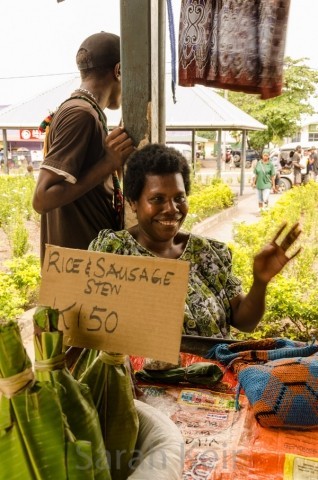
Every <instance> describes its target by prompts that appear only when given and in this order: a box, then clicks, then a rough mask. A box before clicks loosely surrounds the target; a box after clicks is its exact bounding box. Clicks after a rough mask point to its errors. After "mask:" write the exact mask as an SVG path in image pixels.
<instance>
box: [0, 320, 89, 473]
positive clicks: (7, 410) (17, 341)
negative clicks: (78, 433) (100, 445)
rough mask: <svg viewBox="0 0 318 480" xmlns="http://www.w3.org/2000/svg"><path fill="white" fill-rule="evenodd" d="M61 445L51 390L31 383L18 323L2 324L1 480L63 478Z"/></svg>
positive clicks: (59, 417)
mask: <svg viewBox="0 0 318 480" xmlns="http://www.w3.org/2000/svg"><path fill="white" fill-rule="evenodd" d="M65 445H66V437H65V428H64V419H63V414H62V411H61V407H60V403H59V400H58V397H57V395H56V393H55V390H54V389H53V388H52V386H51V385H49V384H46V383H45V384H42V383H40V382H36V381H35V380H34V375H33V371H32V368H31V361H30V359H29V357H28V356H27V354H26V351H25V349H24V347H23V344H22V340H21V335H20V331H19V328H18V325H17V324H16V323H15V322H9V323H1V324H0V465H1V467H0V479H1V480H7V479H8V478H10V479H15V478H17V479H21V478H23V480H28V479H30V480H31V479H32V480H34V479H36V480H50V479H52V480H53V479H54V480H56V479H57V478H59V479H61V480H64V479H65V480H66V479H67V469H66V464H65ZM78 478H80V477H78Z"/></svg>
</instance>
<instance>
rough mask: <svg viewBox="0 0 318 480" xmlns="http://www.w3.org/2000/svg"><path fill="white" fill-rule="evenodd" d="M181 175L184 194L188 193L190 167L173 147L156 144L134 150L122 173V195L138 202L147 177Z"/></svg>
mask: <svg viewBox="0 0 318 480" xmlns="http://www.w3.org/2000/svg"><path fill="white" fill-rule="evenodd" d="M170 173H181V175H182V178H183V182H184V187H185V192H186V194H187V195H189V193H190V185H191V182H190V167H189V165H188V162H187V160H186V159H185V158H184V156H183V155H182V154H181V153H180V152H178V151H177V150H176V149H175V148H173V147H167V146H166V145H161V144H158V143H152V144H148V145H146V146H145V147H143V148H141V149H140V150H136V151H135V152H134V153H133V154H132V155H131V156H130V157H129V159H128V161H127V164H126V167H125V173H124V193H125V196H126V197H127V199H128V200H130V201H132V202H134V201H136V200H139V198H140V195H141V193H142V191H143V189H144V186H145V183H146V176H147V175H168V174H170Z"/></svg>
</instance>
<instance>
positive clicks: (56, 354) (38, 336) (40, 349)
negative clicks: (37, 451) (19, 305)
mask: <svg viewBox="0 0 318 480" xmlns="http://www.w3.org/2000/svg"><path fill="white" fill-rule="evenodd" d="M58 315H59V313H58V310H55V309H52V308H50V307H44V306H41V307H38V308H37V309H36V311H35V313H34V316H33V320H34V353H35V374H36V378H37V379H38V380H41V381H42V382H49V383H50V384H51V385H52V386H53V387H54V389H55V390H56V392H57V395H58V398H59V401H60V404H61V408H62V411H63V413H64V415H65V417H66V419H67V423H68V426H69V428H70V431H71V432H72V434H73V435H74V436H75V438H76V439H77V442H78V443H79V445H78V446H77V447H76V449H74V448H73V447H74V445H68V454H69V455H72V458H73V457H74V459H76V462H75V463H74V461H73V463H72V462H71V463H70V465H75V466H76V468H75V477H74V478H77V477H76V471H77V475H78V469H79V470H80V471H81V472H85V468H82V467H81V466H80V465H78V463H79V462H82V463H83V464H84V465H85V461H86V463H87V459H89V458H91V457H92V462H93V467H94V477H93V478H95V479H96V480H110V478H111V477H110V472H109V467H108V463H107V457H106V450H105V445H104V441H103V436H102V432H101V428H100V424H99V418H98V413H97V410H96V408H95V405H94V403H93V400H92V397H91V394H90V391H89V387H88V386H87V385H85V384H82V383H80V382H78V381H77V380H75V378H74V377H73V376H72V375H71V373H70V372H69V370H68V369H67V368H66V367H65V353H64V352H63V333H62V332H60V331H58ZM85 442H86V443H85ZM87 443H89V445H90V449H91V454H89V455H87V448H88V445H87ZM90 455H91V457H90ZM70 468H71V467H70Z"/></svg>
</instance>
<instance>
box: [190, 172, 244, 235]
mask: <svg viewBox="0 0 318 480" xmlns="http://www.w3.org/2000/svg"><path fill="white" fill-rule="evenodd" d="M234 197H235V195H234V193H233V192H232V190H231V189H230V187H229V186H228V185H226V184H225V183H223V182H222V181H221V180H218V179H213V180H212V181H211V182H210V183H209V184H203V183H202V182H201V181H200V180H199V179H198V180H195V181H194V182H193V183H192V192H191V195H189V198H188V202H189V213H188V216H187V219H186V221H185V222H184V224H183V226H184V228H185V229H187V230H191V228H192V227H193V226H194V225H195V224H196V223H199V222H202V220H204V219H206V218H208V217H210V216H211V215H214V214H215V213H217V212H219V211H221V210H223V209H224V208H227V207H230V206H231V205H233V203H234Z"/></svg>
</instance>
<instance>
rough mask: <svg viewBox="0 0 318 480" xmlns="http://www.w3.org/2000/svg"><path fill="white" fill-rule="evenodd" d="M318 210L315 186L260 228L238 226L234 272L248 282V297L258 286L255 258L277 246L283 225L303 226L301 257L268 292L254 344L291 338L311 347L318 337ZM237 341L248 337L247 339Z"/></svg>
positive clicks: (287, 197) (291, 196) (284, 201)
mask: <svg viewBox="0 0 318 480" xmlns="http://www.w3.org/2000/svg"><path fill="white" fill-rule="evenodd" d="M317 210H318V184H317V183H314V182H310V183H309V184H307V185H306V186H302V187H298V188H294V189H292V190H290V191H288V192H286V193H285V194H284V195H283V196H282V197H281V198H280V200H279V201H278V202H276V204H275V206H274V207H273V208H271V209H270V210H269V211H268V212H267V213H266V214H263V216H262V218H261V220H260V221H259V222H258V223H256V224H253V225H246V224H244V223H241V224H236V225H235V226H234V242H233V244H231V245H230V247H231V249H232V252H233V271H234V273H235V274H236V275H237V276H238V277H240V278H241V279H242V283H243V289H244V290H245V291H248V289H249V288H250V286H251V283H252V259H253V256H254V255H255V254H256V253H257V252H258V251H259V250H260V249H261V247H262V246H263V245H264V244H265V243H266V242H269V241H271V239H272V238H273V236H274V234H275V232H276V230H277V228H278V226H279V225H280V224H281V223H282V219H286V220H287V221H288V226H289V227H290V226H292V225H293V224H294V223H295V222H296V221H298V220H300V222H301V226H302V230H303V233H302V235H301V237H300V239H299V240H298V242H297V243H298V245H297V246H295V247H294V248H293V252H295V251H296V249H298V248H299V246H301V248H302V250H301V252H300V254H299V255H298V256H297V257H295V258H294V260H293V261H292V262H291V263H289V264H288V265H286V267H285V268H284V270H283V271H282V273H281V274H279V275H277V276H276V277H275V278H274V279H273V280H272V282H271V283H270V284H269V286H268V291H267V298H266V311H265V315H264V317H263V320H262V321H261V322H260V324H259V325H258V327H257V329H256V330H255V332H254V333H253V337H254V338H261V337H269V336H288V337H289V338H297V339H299V340H305V341H307V340H310V339H311V338H312V337H316V338H317V336H318V300H317V285H318V216H317V213H316V212H317ZM278 242H279V239H278ZM290 254H292V252H291V253H290ZM237 336H238V338H245V337H246V335H245V334H242V333H238V334H237Z"/></svg>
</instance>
